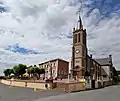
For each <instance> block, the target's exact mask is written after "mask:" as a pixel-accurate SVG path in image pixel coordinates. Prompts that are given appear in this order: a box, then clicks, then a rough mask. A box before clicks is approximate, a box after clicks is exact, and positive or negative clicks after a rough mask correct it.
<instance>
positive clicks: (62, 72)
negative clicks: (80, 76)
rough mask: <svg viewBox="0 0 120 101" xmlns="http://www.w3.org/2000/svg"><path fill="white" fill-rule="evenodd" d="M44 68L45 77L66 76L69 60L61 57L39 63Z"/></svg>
mask: <svg viewBox="0 0 120 101" xmlns="http://www.w3.org/2000/svg"><path fill="white" fill-rule="evenodd" d="M39 67H40V68H45V77H48V78H49V77H53V78H54V79H55V78H67V77H68V73H69V62H68V61H65V60H63V59H59V58H58V59H53V60H49V61H46V62H43V63H40V64H39Z"/></svg>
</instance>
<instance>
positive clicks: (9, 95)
mask: <svg viewBox="0 0 120 101" xmlns="http://www.w3.org/2000/svg"><path fill="white" fill-rule="evenodd" d="M61 94H64V92H60V91H59V92H58V91H40V90H37V91H36V92H34V91H33V89H29V88H19V87H9V86H7V85H3V84H0V101H34V100H36V99H41V98H46V97H49V96H56V95H61Z"/></svg>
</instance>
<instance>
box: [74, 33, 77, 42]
mask: <svg viewBox="0 0 120 101" xmlns="http://www.w3.org/2000/svg"><path fill="white" fill-rule="evenodd" d="M75 43H77V34H75V35H74V44H75Z"/></svg>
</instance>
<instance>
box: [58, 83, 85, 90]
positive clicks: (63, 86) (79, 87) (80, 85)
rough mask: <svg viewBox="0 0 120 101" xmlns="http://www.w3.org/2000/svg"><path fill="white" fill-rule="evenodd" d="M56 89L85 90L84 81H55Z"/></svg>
mask: <svg viewBox="0 0 120 101" xmlns="http://www.w3.org/2000/svg"><path fill="white" fill-rule="evenodd" d="M57 88H58V89H60V88H61V89H63V90H64V91H65V92H75V91H82V90H85V89H86V88H85V84H84V82H74V83H57Z"/></svg>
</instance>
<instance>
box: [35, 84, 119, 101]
mask: <svg viewBox="0 0 120 101" xmlns="http://www.w3.org/2000/svg"><path fill="white" fill-rule="evenodd" d="M34 101H120V85H117V86H111V87H106V88H103V89H97V90H92V91H84V92H78V93H69V94H64V95H58V96H54V97H53V96H52V97H48V98H42V99H38V100H34Z"/></svg>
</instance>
